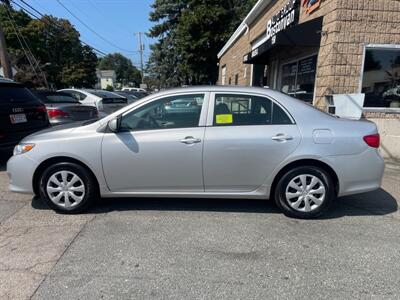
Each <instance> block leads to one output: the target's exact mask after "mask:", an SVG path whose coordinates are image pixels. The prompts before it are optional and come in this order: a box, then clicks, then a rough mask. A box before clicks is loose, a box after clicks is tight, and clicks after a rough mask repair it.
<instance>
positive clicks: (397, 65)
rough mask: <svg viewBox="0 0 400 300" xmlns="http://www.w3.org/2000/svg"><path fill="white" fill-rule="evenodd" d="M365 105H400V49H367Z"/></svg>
mask: <svg viewBox="0 0 400 300" xmlns="http://www.w3.org/2000/svg"><path fill="white" fill-rule="evenodd" d="M362 93H364V94H365V102H364V107H400V49H382V48H381V49H374V48H369V49H367V50H366V51H365V62H364V75H363V83H362Z"/></svg>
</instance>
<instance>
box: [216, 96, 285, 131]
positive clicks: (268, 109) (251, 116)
mask: <svg viewBox="0 0 400 300" xmlns="http://www.w3.org/2000/svg"><path fill="white" fill-rule="evenodd" d="M275 124H292V121H291V120H290V118H289V116H288V115H287V114H286V113H285V112H284V111H283V109H282V108H281V107H279V105H277V104H275V103H273V102H272V101H271V100H269V99H267V98H264V97H259V96H250V95H235V94H217V95H216V96H215V108H214V125H215V126H245V125H275Z"/></svg>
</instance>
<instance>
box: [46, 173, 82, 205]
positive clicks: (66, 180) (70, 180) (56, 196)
mask: <svg viewBox="0 0 400 300" xmlns="http://www.w3.org/2000/svg"><path fill="white" fill-rule="evenodd" d="M46 191H47V195H48V196H49V198H50V200H51V201H52V202H53V203H54V204H56V205H58V206H60V207H63V208H70V207H74V206H77V205H78V204H79V203H81V202H82V200H83V198H84V197H85V185H84V184H83V181H82V179H81V178H80V177H79V176H78V175H76V174H75V173H73V172H71V171H59V172H57V173H54V174H53V175H52V176H51V177H50V178H49V180H48V181H47V186H46Z"/></svg>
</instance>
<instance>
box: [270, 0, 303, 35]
mask: <svg viewBox="0 0 400 300" xmlns="http://www.w3.org/2000/svg"><path fill="white" fill-rule="evenodd" d="M299 1H300V0H289V1H288V2H287V3H286V4H285V5H284V6H283V7H282V8H281V9H280V10H279V11H278V13H277V14H275V15H274V16H273V17H272V18H271V20H269V21H268V22H267V40H269V39H270V38H272V37H274V36H275V35H276V34H277V33H278V32H280V31H283V30H285V29H286V28H288V27H290V26H292V25H294V24H295V23H297V22H298V14H299V9H298V7H299Z"/></svg>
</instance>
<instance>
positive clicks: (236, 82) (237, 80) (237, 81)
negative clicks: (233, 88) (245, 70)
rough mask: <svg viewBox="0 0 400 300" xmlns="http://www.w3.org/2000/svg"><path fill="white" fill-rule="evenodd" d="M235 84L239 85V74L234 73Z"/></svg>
mask: <svg viewBox="0 0 400 300" xmlns="http://www.w3.org/2000/svg"><path fill="white" fill-rule="evenodd" d="M235 85H239V74H236V75H235Z"/></svg>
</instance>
